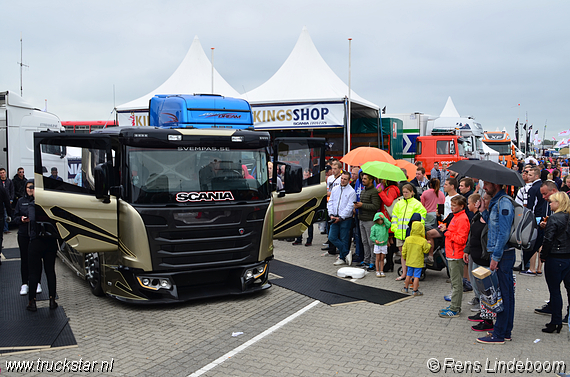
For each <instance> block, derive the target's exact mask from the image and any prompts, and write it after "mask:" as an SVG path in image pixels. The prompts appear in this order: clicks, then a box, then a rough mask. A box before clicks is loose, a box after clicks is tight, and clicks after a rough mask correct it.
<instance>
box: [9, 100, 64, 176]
mask: <svg viewBox="0 0 570 377" xmlns="http://www.w3.org/2000/svg"><path fill="white" fill-rule="evenodd" d="M48 130H49V131H53V132H63V131H64V127H63V126H62V125H61V121H60V120H59V118H58V117H57V116H56V115H55V114H51V113H48V112H45V111H41V110H40V109H38V108H34V107H33V106H32V105H30V104H29V103H28V102H26V101H25V100H24V99H23V98H22V97H20V96H19V95H17V94H16V93H14V92H9V91H4V92H0V167H4V168H6V170H7V172H8V177H9V178H12V177H13V176H14V175H15V174H16V172H17V171H18V168H19V167H23V168H24V171H25V174H27V177H33V172H34V132H39V131H48ZM44 149H45V150H42V152H44V153H43V157H42V161H43V162H44V163H45V166H44V169H43V170H44V175H46V176H48V175H50V174H51V168H53V167H55V168H57V170H58V175H59V176H60V177H62V178H63V179H64V180H65V181H66V182H67V171H68V166H67V157H66V151H65V149H62V148H61V147H59V146H54V147H53V148H51V149H50V146H45V148H44ZM46 157H47V160H46Z"/></svg>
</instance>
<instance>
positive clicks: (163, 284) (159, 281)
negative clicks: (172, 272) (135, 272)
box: [137, 276, 172, 291]
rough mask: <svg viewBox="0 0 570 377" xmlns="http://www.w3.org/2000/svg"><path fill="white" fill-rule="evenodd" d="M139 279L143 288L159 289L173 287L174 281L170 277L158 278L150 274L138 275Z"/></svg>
mask: <svg viewBox="0 0 570 377" xmlns="http://www.w3.org/2000/svg"><path fill="white" fill-rule="evenodd" d="M137 281H138V282H139V284H140V285H141V287H143V288H147V289H152V290H153V291H158V290H159V289H171V288H172V283H171V282H170V279H169V278H157V277H150V276H137Z"/></svg>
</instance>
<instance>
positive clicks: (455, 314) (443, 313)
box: [439, 309, 459, 318]
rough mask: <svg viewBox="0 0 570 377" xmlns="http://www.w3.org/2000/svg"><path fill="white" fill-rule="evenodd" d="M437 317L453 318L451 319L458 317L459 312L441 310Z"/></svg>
mask: <svg viewBox="0 0 570 377" xmlns="http://www.w3.org/2000/svg"><path fill="white" fill-rule="evenodd" d="M439 316H440V317H441V318H453V317H459V312H458V311H453V310H451V309H444V310H441V311H440V312H439Z"/></svg>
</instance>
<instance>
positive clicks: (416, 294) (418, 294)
mask: <svg viewBox="0 0 570 377" xmlns="http://www.w3.org/2000/svg"><path fill="white" fill-rule="evenodd" d="M423 295H424V294H423V292H421V291H419V290H417V291H413V292H412V296H423Z"/></svg>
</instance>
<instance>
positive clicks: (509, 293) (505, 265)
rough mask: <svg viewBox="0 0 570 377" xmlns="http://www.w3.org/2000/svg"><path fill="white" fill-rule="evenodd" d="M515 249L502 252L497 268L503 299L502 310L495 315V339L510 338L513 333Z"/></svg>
mask: <svg viewBox="0 0 570 377" xmlns="http://www.w3.org/2000/svg"><path fill="white" fill-rule="evenodd" d="M515 259H516V253H515V249H508V250H505V251H504V252H503V258H502V259H501V261H500V262H499V265H498V266H497V270H496V273H497V279H498V281H499V289H500V290H501V297H502V298H503V306H504V309H503V311H502V312H500V313H497V321H496V323H495V328H494V329H493V335H494V336H495V337H497V338H500V339H504V338H510V337H511V332H512V331H513V321H514V318H515V288H514V285H513V284H514V281H513V267H514V265H515Z"/></svg>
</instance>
